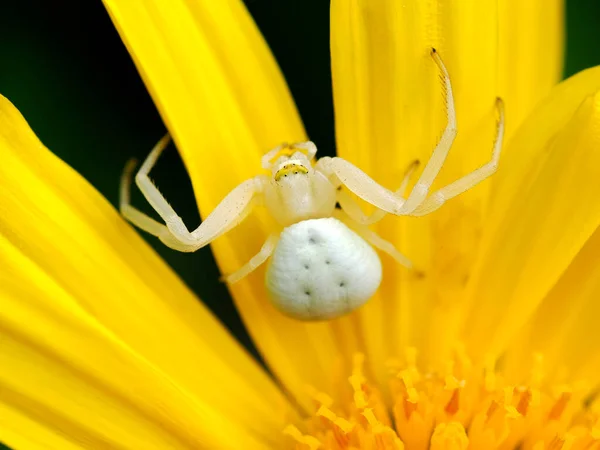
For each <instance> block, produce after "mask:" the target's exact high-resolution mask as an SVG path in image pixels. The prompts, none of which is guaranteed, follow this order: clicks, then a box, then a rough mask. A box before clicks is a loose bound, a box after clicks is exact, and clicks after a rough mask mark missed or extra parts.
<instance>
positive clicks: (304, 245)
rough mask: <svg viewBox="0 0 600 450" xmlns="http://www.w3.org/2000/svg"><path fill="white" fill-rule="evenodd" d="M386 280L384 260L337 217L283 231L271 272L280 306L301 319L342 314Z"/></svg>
mask: <svg viewBox="0 0 600 450" xmlns="http://www.w3.org/2000/svg"><path fill="white" fill-rule="evenodd" d="M380 283H381V261H380V259H379V256H378V255H377V253H376V252H375V250H373V248H372V247H371V246H370V245H369V244H368V243H367V242H365V241H364V240H363V239H362V238H361V237H360V236H359V235H358V234H356V233H355V232H354V231H352V230H350V228H348V227H347V226H346V225H344V224H343V223H342V222H340V221H339V220H337V219H334V218H323V219H310V220H303V221H301V222H298V223H295V224H293V225H291V226H289V227H287V228H285V229H284V230H283V232H282V233H281V236H280V239H279V242H278V243H277V247H276V248H275V250H274V252H273V255H272V257H271V261H270V264H269V267H268V269H267V273H266V279H265V284H266V286H267V290H268V292H269V295H270V297H271V300H272V301H273V303H274V304H275V306H276V307H277V308H278V309H280V310H281V311H283V312H285V313H286V314H288V315H290V316H292V317H294V318H296V319H301V320H325V319H333V318H335V317H339V316H342V315H344V314H346V313H349V312H350V311H352V310H354V309H356V308H358V307H359V306H361V305H363V304H364V303H365V302H366V301H367V300H369V299H370V298H371V297H372V296H373V294H374V293H375V291H376V290H377V288H378V287H379V284H380Z"/></svg>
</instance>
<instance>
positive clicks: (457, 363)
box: [286, 352, 600, 450]
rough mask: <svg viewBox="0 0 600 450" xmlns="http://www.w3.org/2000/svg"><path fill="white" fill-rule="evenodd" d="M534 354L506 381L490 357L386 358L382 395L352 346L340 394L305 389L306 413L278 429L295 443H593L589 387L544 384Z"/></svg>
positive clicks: (346, 447)
mask: <svg viewBox="0 0 600 450" xmlns="http://www.w3.org/2000/svg"><path fill="white" fill-rule="evenodd" d="M409 353H410V352H409ZM463 356H464V355H463ZM542 360H543V358H541V356H540V355H536V356H535V357H534V358H533V360H532V363H531V367H532V369H531V370H530V372H529V373H530V374H532V376H531V377H530V378H529V381H528V384H527V385H511V384H508V383H506V382H505V379H504V374H503V373H502V372H501V371H500V370H499V369H496V367H495V365H496V361H495V360H494V359H493V358H491V357H490V358H488V360H487V361H486V364H485V366H484V367H476V366H474V365H472V364H470V363H469V362H465V359H464V357H461V356H460V353H459V352H457V354H456V356H455V359H454V360H452V361H448V362H446V363H445V364H444V366H443V367H444V370H443V371H440V372H438V373H436V372H420V371H419V370H418V369H417V364H416V360H415V359H413V358H411V357H409V358H406V359H405V363H400V362H399V361H398V360H393V361H389V362H388V367H389V368H390V373H389V384H390V385H389V388H390V389H389V393H390V397H389V399H388V402H387V403H386V402H385V401H384V400H383V396H382V395H381V394H380V393H379V392H380V389H378V387H377V386H374V385H373V384H372V383H371V382H370V380H369V377H368V374H367V372H366V371H365V358H364V355H362V354H356V355H354V357H353V360H352V364H351V368H352V369H351V375H350V376H349V377H348V378H347V383H337V385H338V386H339V387H340V389H341V393H342V395H339V396H336V397H335V399H336V400H335V401H334V400H332V398H331V397H329V396H328V395H326V394H324V393H322V392H318V391H316V390H314V389H311V388H309V389H307V392H308V394H309V395H310V397H312V398H313V399H314V400H315V401H316V403H317V407H316V408H315V411H314V415H313V416H312V417H309V418H307V419H306V420H305V422H304V423H303V424H302V426H300V425H298V428H296V427H288V428H287V429H286V434H287V435H288V436H290V437H291V438H292V439H291V440H290V442H292V443H293V445H292V447H291V448H297V449H302V450H304V449H305V448H308V449H309V450H313V449H314V448H318V447H316V445H317V443H319V445H321V447H319V448H321V449H323V450H356V449H372V450H404V449H406V450H411V449H418V450H466V449H473V450H479V449H485V450H487V449H490V450H491V449H495V448H500V449H506V450H511V449H516V448H523V449H530V450H533V449H541V450H550V449H555V450H580V449H581V450H584V449H599V448H600V408H595V407H593V406H592V407H587V408H586V407H585V402H584V400H585V399H584V393H585V392H589V390H588V389H583V388H580V387H579V384H578V383H573V384H570V385H557V386H552V385H549V384H548V383H547V382H546V381H544V380H545V377H544V376H543V372H542V371H541V365H540V362H541V361H542ZM532 384H535V385H536V386H535V387H534V386H532ZM299 429H302V430H308V435H304V434H302V433H301V432H300V431H299ZM310 436H312V437H313V440H309V439H308V438H310ZM299 444H302V445H304V446H305V447H298V445H299ZM309 445H313V447H310V446H309ZM294 446H295V447H294Z"/></svg>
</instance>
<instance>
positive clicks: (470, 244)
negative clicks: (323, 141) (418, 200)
mask: <svg viewBox="0 0 600 450" xmlns="http://www.w3.org/2000/svg"><path fill="white" fill-rule="evenodd" d="M562 8H563V6H562V2H561V1H559V0H553V1H551V2H546V1H543V0H535V1H532V2H518V1H517V0H505V1H500V2H497V1H495V0H487V1H479V2H474V1H469V2H454V1H449V0H436V1H428V2H417V1H414V2H397V1H394V0H333V1H332V3H331V51H332V70H333V82H334V99H335V115H336V116H335V117H336V136H337V144H338V154H339V155H340V156H342V157H344V158H346V159H348V160H349V161H351V162H352V163H354V164H356V165H357V166H359V167H360V168H362V169H364V170H365V171H366V172H367V173H368V174H370V175H372V176H373V177H374V178H375V179H376V180H377V181H378V182H380V183H381V184H383V185H384V186H386V187H388V188H390V189H396V188H397V186H398V185H399V183H400V180H401V178H402V174H403V172H404V170H405V169H406V168H407V167H408V165H409V164H410V163H411V162H412V161H414V160H415V159H418V160H420V161H421V169H422V168H423V166H424V165H425V163H426V162H427V160H428V159H429V156H430V154H431V152H432V150H433V148H434V147H435V145H436V143H437V140H438V139H439V136H440V135H441V133H442V130H443V128H444V126H445V124H446V116H445V111H444V108H443V90H442V86H441V84H440V82H439V79H438V71H437V68H436V66H435V64H434V63H433V61H432V59H431V57H430V56H429V53H430V49H431V48H432V47H435V48H436V49H437V51H438V54H439V55H440V56H441V58H442V59H443V61H444V63H445V64H446V66H447V68H448V71H449V74H450V78H451V81H452V85H453V88H454V94H455V99H456V111H457V120H458V137H457V140H456V142H455V144H454V146H453V148H452V150H451V152H450V156H449V158H448V160H447V162H446V164H445V165H444V167H443V169H442V172H441V173H440V176H439V177H438V181H436V183H435V184H434V187H433V188H434V189H435V188H436V187H440V186H443V185H445V184H447V183H449V182H451V181H453V180H455V179H457V178H458V177H460V176H461V175H464V174H466V173H468V172H470V171H472V170H474V169H475V168H477V167H479V166H480V165H482V164H483V163H485V162H487V161H488V160H489V158H490V157H491V147H492V141H493V136H494V101H495V98H496V97H497V96H502V97H503V98H504V99H505V103H506V114H507V117H508V119H507V127H508V130H507V132H508V133H507V134H508V135H511V134H512V132H513V130H515V129H516V127H517V126H518V124H519V122H520V121H521V120H522V118H523V117H524V116H525V115H526V114H527V113H528V112H529V111H530V110H531V108H532V107H533V106H534V105H535V103H536V102H537V101H538V100H539V99H540V98H541V97H543V96H544V95H545V94H546V92H547V91H548V89H549V88H550V87H551V86H552V85H553V84H555V83H556V82H557V81H558V80H559V79H560V75H561V67H562V38H563V31H562V27H563V19H562V15H563V11H562ZM542 43H544V44H545V45H544V47H543V50H542V48H541V45H542ZM525 58H527V61H526V62H524V59H525ZM501 164H504V162H503V161H502V162H501ZM417 175H418V174H417ZM414 178H415V179H416V176H415V177H414ZM487 185H489V183H487ZM487 192H488V189H487V188H486V183H484V184H483V185H482V186H478V187H477V188H475V189H473V190H472V191H471V192H468V193H466V194H463V195H462V196H460V197H459V198H456V199H453V200H452V201H451V202H449V203H448V204H447V205H445V206H444V207H443V208H442V209H441V210H439V211H437V212H435V213H434V214H432V215H431V216H428V217H423V218H417V219H412V218H410V219H409V218H397V217H390V218H388V219H386V221H384V222H383V223H382V224H381V225H380V226H379V227H378V231H379V232H380V233H381V234H382V235H383V237H385V238H387V239H390V240H392V241H393V242H394V243H396V244H397V245H398V246H399V247H400V249H401V250H402V251H403V252H404V253H405V254H406V255H407V256H408V257H410V258H411V259H412V260H413V262H414V263H415V265H416V266H417V267H418V268H419V269H420V271H421V273H422V274H424V276H423V277H417V276H415V274H414V273H410V272H407V271H406V270H404V269H402V268H400V267H398V266H397V265H396V264H394V263H393V262H392V261H389V260H386V261H385V263H386V264H385V269H386V270H385V273H384V283H383V285H382V288H381V290H380V293H379V295H378V296H377V297H376V298H375V299H374V300H372V301H371V302H370V303H369V304H368V305H367V306H366V307H365V308H364V309H363V310H362V312H361V314H360V321H361V322H362V328H363V330H369V331H368V332H365V336H366V338H367V349H368V353H369V355H370V358H375V359H378V360H380V361H381V356H385V355H381V354H380V352H381V350H379V349H383V348H384V347H387V348H389V351H390V353H392V354H398V353H402V351H403V349H404V348H405V347H406V346H407V345H416V346H418V347H419V348H421V349H424V350H425V351H424V353H423V354H422V355H421V359H422V361H423V362H425V363H426V364H427V363H428V362H430V363H435V362H436V361H434V360H435V359H436V356H435V350H434V349H435V348H436V346H437V343H438V342H439V341H440V340H442V341H444V340H446V337H445V336H444V335H443V333H442V332H441V325H440V322H443V321H444V320H445V317H446V316H447V315H449V314H451V313H453V309H454V308H455V305H456V303H457V301H458V299H460V296H461V294H462V292H463V290H464V286H465V282H466V279H467V276H468V272H469V268H470V266H471V264H472V263H473V261H474V258H475V255H476V253H477V246H478V241H479V236H480V235H481V228H482V220H483V215H484V208H485V200H486V198H487ZM386 323H387V324H391V325H390V326H386V325H385V324H386ZM390 343H392V345H390ZM393 343H397V346H396V347H395V348H394V345H393ZM430 346H431V347H430ZM438 362H439V361H438ZM376 370H377V371H378V372H379V373H381V370H382V369H381V365H380V366H379V368H377V369H376Z"/></svg>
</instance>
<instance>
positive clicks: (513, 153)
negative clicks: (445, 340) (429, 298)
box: [463, 67, 600, 355]
mask: <svg viewBox="0 0 600 450" xmlns="http://www.w3.org/2000/svg"><path fill="white" fill-rule="evenodd" d="M599 130H600V67H596V68H594V69H589V70H587V71H585V72H582V73H580V74H578V75H576V76H574V77H572V78H570V79H569V80H567V81H565V82H564V83H562V84H561V85H559V86H557V87H556V88H555V90H554V91H553V92H552V93H551V94H550V96H549V98H548V99H547V100H545V101H544V102H543V103H542V104H540V105H539V107H538V108H536V111H535V112H534V113H533V114H532V115H531V116H530V117H529V118H528V119H527V121H526V122H525V124H524V125H523V126H522V127H521V128H520V129H519V131H518V132H517V133H516V135H515V137H514V139H513V140H512V142H511V143H510V144H509V145H508V147H507V149H506V156H505V164H504V165H503V168H502V170H501V171H500V172H499V174H498V176H497V178H495V179H494V191H493V195H492V197H491V201H490V215H489V218H488V220H487V221H486V223H485V228H484V236H483V237H482V244H481V258H480V259H479V261H478V263H477V264H476V266H475V268H474V273H473V278H472V279H471V284H470V286H469V289H468V294H467V302H468V303H467V308H468V314H465V315H464V318H465V320H464V322H463V327H464V328H463V333H464V336H465V343H466V344H468V347H469V349H470V351H471V352H472V353H473V354H475V355H482V354H484V353H486V352H491V353H493V354H498V353H499V352H500V351H502V350H504V349H505V348H506V345H507V344H509V343H510V341H511V339H512V338H514V336H515V335H516V333H517V332H518V331H519V329H520V328H521V327H523V326H524V325H525V324H526V323H527V320H528V319H529V318H530V317H531V316H532V315H533V313H534V312H535V311H536V309H537V308H538V307H539V305H540V304H541V303H542V301H544V298H545V297H546V295H548V293H549V292H550V290H551V289H552V288H553V286H555V284H556V283H557V282H558V280H559V279H560V278H561V276H562V275H563V273H565V271H567V268H568V267H569V265H570V264H571V262H572V261H573V260H574V259H575V258H576V255H577V254H578V253H579V252H580V251H582V248H583V247H584V245H585V244H586V242H587V241H588V240H589V239H590V237H591V236H592V235H593V233H594V232H595V230H596V229H597V227H598V226H599V225H600V208H598V207H597V204H598V198H600V185H599V184H598V182H597V180H598V177H599V176H600V152H598V148H600V132H599ZM580 287H582V286H580ZM574 289H575V288H574ZM576 292H577V290H576V289H575V292H574V295H575V293H576ZM549 301H552V300H549ZM564 301H569V300H568V299H567V298H565V299H564Z"/></svg>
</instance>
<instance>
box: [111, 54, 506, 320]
mask: <svg viewBox="0 0 600 450" xmlns="http://www.w3.org/2000/svg"><path fill="white" fill-rule="evenodd" d="M431 56H432V58H433V60H434V61H435V63H436V64H437V67H438V69H439V71H440V75H441V78H442V80H443V85H444V88H445V93H446V95H445V105H446V115H447V125H446V128H445V130H444V132H443V134H442V137H441V138H440V141H439V142H438V144H437V146H436V147H435V149H434V151H433V153H432V155H431V158H430V159H429V161H428V162H427V164H426V165H425V167H424V170H423V172H422V173H421V175H420V176H419V178H418V180H417V182H416V184H415V185H414V187H413V189H412V190H411V191H410V193H409V194H408V196H406V197H403V193H404V191H405V190H406V187H407V185H408V183H409V179H410V177H411V175H412V173H413V172H414V169H415V168H416V166H417V164H418V162H413V163H412V164H411V165H410V166H409V168H408V169H407V171H406V172H405V175H404V178H403V180H402V182H401V184H400V187H399V189H398V190H397V191H395V192H392V191H390V190H388V189H386V188H384V187H383V186H381V185H379V184H378V183H377V182H375V181H374V180H373V179H371V178H370V177H369V176H368V175H367V174H365V173H364V172H363V171H361V170H360V169H359V168H357V167H356V166H354V165H353V164H351V163H350V162H348V161H346V160H344V159H342V158H339V157H333V158H331V157H323V158H320V159H318V160H317V161H316V162H315V163H314V164H313V162H312V161H313V158H314V157H315V155H316V153H317V148H316V146H315V144H313V143H312V142H310V141H308V142H299V143H295V144H292V145H288V144H285V143H284V144H281V145H279V146H277V147H276V148H274V149H272V150H270V151H269V152H267V153H266V154H265V155H264V156H263V157H262V161H261V162H262V167H263V168H264V169H265V170H269V171H270V175H258V176H256V177H254V178H251V179H249V180H246V181H244V182H243V183H241V184H240V185H238V186H237V187H236V188H234V189H233V190H232V191H231V192H230V193H229V194H228V195H227V196H226V197H225V198H224V199H223V200H222V201H221V203H219V205H217V207H216V208H215V209H214V210H213V211H212V212H211V214H210V215H209V216H208V217H207V218H206V219H205V220H204V221H203V222H202V223H201V225H200V226H199V227H198V228H196V229H195V230H194V231H192V232H190V231H188V229H187V228H186V226H185V225H184V223H183V221H182V220H181V218H180V217H179V216H178V215H177V213H176V212H175V211H174V210H173V208H172V207H171V206H170V205H169V204H168V203H167V201H166V200H165V198H164V197H163V196H162V195H161V193H160V192H159V191H158V189H157V188H156V186H155V185H154V184H153V183H152V181H151V180H150V178H149V177H148V174H149V172H150V170H151V169H152V167H153V166H154V165H155V163H156V161H157V159H158V158H159V156H160V154H161V152H162V151H163V150H164V149H165V147H166V146H167V145H168V143H169V140H170V138H169V135H166V136H165V137H164V138H162V139H161V140H160V141H159V142H158V144H156V146H155V147H154V149H153V150H152V151H151V152H150V154H149V156H148V157H147V159H146V160H145V162H144V163H143V164H142V166H141V167H140V169H139V171H138V172H137V174H136V176H135V181H136V184H137V186H138V187H139V189H140V190H141V191H142V193H143V194H144V196H145V197H146V199H147V200H148V202H149V203H150V205H152V207H153V208H154V209H155V210H156V212H157V213H158V214H159V215H160V216H161V218H162V219H163V220H164V221H165V224H161V223H159V222H157V221H155V220H154V219H152V218H150V217H149V216H147V215H145V214H143V213H142V212H140V211H139V210H137V209H135V208H134V207H133V206H131V204H130V185H131V178H132V173H133V170H134V167H135V162H134V161H130V162H129V163H128V165H127V166H126V168H125V171H124V173H123V177H122V180H121V199H120V209H121V213H122V215H123V216H124V217H125V218H127V219H128V220H129V221H130V222H131V223H133V224H135V225H137V226H138V227H139V228H141V229H142V230H145V231H146V232H148V233H150V234H152V235H154V236H157V237H158V238H159V239H160V240H161V241H162V242H163V243H165V244H166V245H167V246H169V247H171V248H173V249H175V250H179V251H182V252H193V251H196V250H198V249H200V248H202V247H204V246H206V245H208V244H209V243H211V242H212V241H213V240H215V239H216V238H218V237H219V236H221V235H223V234H225V233H227V232H228V231H229V230H231V229H232V228H234V227H236V226H237V225H238V224H240V223H241V222H242V221H243V220H244V219H245V218H246V217H247V216H248V214H250V212H251V211H252V210H253V209H254V207H255V206H257V205H259V204H262V205H264V206H266V208H267V209H268V211H269V212H270V214H271V215H272V216H273V217H274V219H275V220H276V221H277V222H278V224H279V225H280V229H279V230H278V231H276V232H273V233H272V234H270V235H269V237H268V238H267V239H266V241H265V242H264V244H263V246H262V248H261V249H260V251H259V252H258V253H257V254H256V255H255V256H253V257H252V258H251V259H250V261H248V262H247V263H246V264H245V265H244V266H242V267H241V268H240V269H239V270H237V271H236V272H234V273H232V274H230V275H227V276H225V277H224V279H225V280H226V281H227V282H228V283H230V284H232V283H235V282H237V281H239V280H241V279H242V278H244V277H245V276H246V275H248V274H249V273H251V272H252V271H253V270H255V269H256V268H257V267H259V266H260V265H261V264H263V263H264V262H265V261H267V259H269V257H270V258H271V261H270V263H269V265H268V268H267V271H266V276H265V286H266V290H267V291H268V293H269V296H270V298H271V301H272V302H273V304H274V305H275V306H276V307H277V308H278V309H279V310H281V311H282V312H284V313H286V314H288V315H290V316H292V317H294V318H296V319H300V320H325V319H332V318H336V317H339V316H341V315H344V314H346V313H348V312H350V311H352V310H354V309H356V308H358V307H359V306H361V305H363V304H364V303H365V302H366V301H367V300H369V298H371V297H372V296H373V294H374V293H375V291H376V290H377V288H378V287H379V284H380V283H381V277H382V266H381V262H380V259H379V256H378V255H377V253H376V252H375V250H374V249H373V247H375V248H377V249H378V250H380V251H382V252H385V253H387V254H388V255H390V256H391V257H392V258H393V259H395V260H396V261H397V262H398V263H400V264H401V265H403V266H405V267H407V268H409V269H410V268H412V264H411V262H410V260H409V259H408V258H407V257H405V256H404V255H402V254H401V253H400V252H399V251H398V250H397V249H396V248H395V247H394V246H393V245H392V244H391V243H390V242H388V241H386V240H384V239H383V238H381V237H380V236H379V235H378V234H377V233H375V232H374V231H372V230H371V229H369V227H368V226H369V225H371V224H374V223H376V222H378V221H379V220H381V219H382V218H383V217H384V216H385V215H386V214H387V213H391V214H395V215H397V216H423V215H425V214H429V213H431V212H433V211H435V210H437V209H438V208H439V207H441V206H442V205H443V204H444V203H445V202H446V201H447V200H449V199H451V198H453V197H456V196H457V195H459V194H461V193H463V192H465V191H466V190H468V189H470V188H472V187H473V186H475V185H476V184H478V183H480V182H481V181H483V180H485V179H486V178H488V177H489V176H490V175H492V174H493V173H494V172H495V171H496V168H497V166H498V160H499V158H500V151H501V148H502V140H503V135H504V107H503V102H502V100H501V99H499V98H498V99H497V100H496V109H497V113H498V114H497V129H496V137H495V140H494V145H493V150H492V158H491V160H490V161H489V162H487V163H486V164H484V165H483V166H481V167H480V168H478V169H476V170H475V171H473V172H471V173H469V174H467V175H465V176H463V177H462V178H459V179H458V180H456V181H454V182H453V183H450V184H449V185H447V186H445V187H442V188H441V189H439V190H437V191H435V192H433V193H431V195H429V190H430V187H431V185H432V183H433V182H434V180H435V178H436V177H437V175H438V173H439V172H440V169H441V168H442V165H443V164H444V161H445V159H446V156H447V155H448V152H449V151H450V148H451V146H452V143H453V141H454V138H455V136H456V113H455V107H454V97H453V93H452V85H451V83H450V77H449V75H448V71H447V69H446V67H445V65H444V63H443V62H442V59H441V58H440V56H439V55H438V53H437V52H436V50H435V49H432V50H431ZM346 189H347V190H349V191H351V192H353V193H354V194H356V195H357V196H358V197H359V198H361V199H363V200H364V201H366V202H368V203H370V204H371V205H374V206H375V207H376V208H377V209H376V211H375V212H374V213H373V214H371V215H370V216H367V215H365V214H364V213H363V212H362V210H361V208H360V207H359V205H358V204H357V203H356V202H355V200H354V198H353V197H352V196H351V195H350V194H349V193H348V192H347V191H346ZM336 204H339V206H340V208H339V209H338V208H336Z"/></svg>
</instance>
